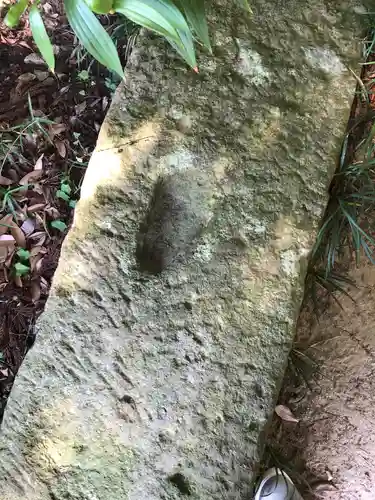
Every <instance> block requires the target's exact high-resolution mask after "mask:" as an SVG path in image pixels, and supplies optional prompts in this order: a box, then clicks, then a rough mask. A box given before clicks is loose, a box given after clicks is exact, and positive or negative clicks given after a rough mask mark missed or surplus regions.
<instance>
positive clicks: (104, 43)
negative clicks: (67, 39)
mask: <svg viewBox="0 0 375 500" xmlns="http://www.w3.org/2000/svg"><path fill="white" fill-rule="evenodd" d="M64 4H65V11H66V15H67V18H68V21H69V23H70V25H71V27H72V29H73V31H74V33H75V34H76V35H77V37H78V39H79V40H80V42H81V43H82V45H83V46H84V47H85V49H86V50H87V51H88V52H89V53H90V54H91V55H92V56H93V57H95V59H96V60H97V61H99V62H100V63H101V64H103V66H105V67H106V68H108V69H110V70H112V71H114V72H115V73H117V74H118V75H119V76H120V77H121V78H123V77H124V71H123V69H122V66H121V62H120V59H119V56H118V53H117V49H116V47H115V45H114V43H113V42H112V40H111V37H110V36H109V35H108V33H107V32H106V30H105V29H104V28H103V26H102V25H101V24H100V22H99V21H98V19H97V18H96V17H95V15H94V14H93V13H92V11H91V10H90V9H89V7H88V6H87V5H86V3H85V1H84V0H65V1H64Z"/></svg>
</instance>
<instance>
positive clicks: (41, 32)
mask: <svg viewBox="0 0 375 500" xmlns="http://www.w3.org/2000/svg"><path fill="white" fill-rule="evenodd" d="M29 21H30V28H31V32H32V34H33V38H34V41H35V43H36V46H37V47H38V49H39V50H40V53H41V54H42V56H43V59H44V60H45V61H46V63H47V66H48V67H49V69H50V71H52V73H54V72H55V56H54V54H53V48H52V43H51V40H50V39H49V36H48V34H47V31H46V28H45V26H44V22H43V19H42V16H41V15H40V12H39V9H38V7H37V6H36V4H34V5H32V7H31V9H30V12H29Z"/></svg>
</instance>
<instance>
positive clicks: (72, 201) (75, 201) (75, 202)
mask: <svg viewBox="0 0 375 500" xmlns="http://www.w3.org/2000/svg"><path fill="white" fill-rule="evenodd" d="M76 205H77V200H70V202H69V207H70V208H76Z"/></svg>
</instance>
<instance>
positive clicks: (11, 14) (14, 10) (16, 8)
mask: <svg viewBox="0 0 375 500" xmlns="http://www.w3.org/2000/svg"><path fill="white" fill-rule="evenodd" d="M27 4H28V0H18V2H17V3H16V4H14V5H12V7H11V8H10V9H9V10H8V12H7V15H6V16H5V17H4V24H5V25H6V26H8V28H14V27H15V26H17V24H18V23H19V21H20V17H21V16H22V14H23V13H24V12H25V10H26V7H27Z"/></svg>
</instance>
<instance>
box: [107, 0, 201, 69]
mask: <svg viewBox="0 0 375 500" xmlns="http://www.w3.org/2000/svg"><path fill="white" fill-rule="evenodd" d="M113 9H114V10H115V11H116V12H119V13H120V14H123V15H124V16H126V17H127V18H128V19H130V20H131V21H133V22H134V23H136V24H139V25H141V26H143V27H145V28H147V29H149V30H152V31H154V32H155V33H158V34H159V35H162V36H164V37H165V38H166V39H167V40H168V42H170V43H171V45H172V46H173V47H174V48H175V49H176V50H177V51H178V52H179V54H180V55H181V56H182V57H183V58H184V59H185V60H186V61H187V63H188V64H189V65H190V66H191V67H192V68H195V67H196V65H197V63H196V59H195V51H194V44H193V37H192V34H191V31H190V28H189V26H188V24H187V22H186V20H185V18H184V16H183V15H182V12H181V11H180V10H179V9H178V8H177V7H176V5H174V4H173V3H172V1H171V0H115V2H114V4H113Z"/></svg>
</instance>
